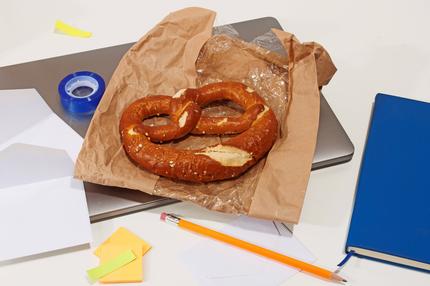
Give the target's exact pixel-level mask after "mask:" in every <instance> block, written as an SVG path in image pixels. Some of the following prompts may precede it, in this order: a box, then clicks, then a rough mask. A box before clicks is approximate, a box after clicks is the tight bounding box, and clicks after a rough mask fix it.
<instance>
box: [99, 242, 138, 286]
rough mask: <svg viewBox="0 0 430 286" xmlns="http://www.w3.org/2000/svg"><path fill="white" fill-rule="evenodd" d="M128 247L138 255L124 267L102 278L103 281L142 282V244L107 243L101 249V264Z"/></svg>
mask: <svg viewBox="0 0 430 286" xmlns="http://www.w3.org/2000/svg"><path fill="white" fill-rule="evenodd" d="M127 249H131V250H132V251H133V253H134V254H135V255H136V259H134V260H133V261H131V262H130V263H128V264H126V265H124V266H123V267H121V268H119V269H117V270H115V271H113V272H111V273H109V274H107V275H106V276H103V277H102V278H100V280H99V281H100V282H101V283H127V282H142V274H143V271H142V267H143V266H142V247H141V245H140V244H135V245H130V244H128V245H124V244H116V243H106V244H105V245H104V246H103V248H102V249H101V251H100V264H101V265H102V264H104V263H106V262H109V261H112V260H113V259H115V258H116V257H118V255H120V254H121V253H124V251H127Z"/></svg>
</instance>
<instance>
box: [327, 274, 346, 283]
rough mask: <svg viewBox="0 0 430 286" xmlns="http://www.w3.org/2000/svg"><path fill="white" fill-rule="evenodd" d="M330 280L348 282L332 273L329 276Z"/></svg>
mask: <svg viewBox="0 0 430 286" xmlns="http://www.w3.org/2000/svg"><path fill="white" fill-rule="evenodd" d="M331 279H332V280H334V281H337V282H344V283H346V282H348V280H346V279H345V278H342V277H341V276H339V275H337V274H336V273H333V274H332V276H331Z"/></svg>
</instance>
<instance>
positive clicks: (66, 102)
mask: <svg viewBox="0 0 430 286" xmlns="http://www.w3.org/2000/svg"><path fill="white" fill-rule="evenodd" d="M104 92H105V81H104V80H103V78H102V77H101V76H100V75H98V74H96V73H94V72H90V71H78V72H75V73H72V74H69V75H68V76H66V77H65V78H63V79H62V80H61V81H60V83H59V84H58V93H59V94H60V98H61V104H62V105H63V107H64V109H66V110H67V111H69V112H71V113H79V114H91V113H93V112H94V111H95V110H96V108H97V105H98V104H99V102H100V99H101V98H102V96H103V93H104Z"/></svg>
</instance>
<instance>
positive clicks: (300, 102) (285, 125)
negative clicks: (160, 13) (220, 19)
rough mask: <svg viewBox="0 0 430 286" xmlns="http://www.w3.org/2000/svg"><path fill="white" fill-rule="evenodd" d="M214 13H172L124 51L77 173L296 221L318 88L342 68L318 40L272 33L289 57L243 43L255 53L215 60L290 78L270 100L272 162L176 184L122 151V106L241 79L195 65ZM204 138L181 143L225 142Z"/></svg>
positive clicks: (316, 115) (269, 159)
mask: <svg viewBox="0 0 430 286" xmlns="http://www.w3.org/2000/svg"><path fill="white" fill-rule="evenodd" d="M214 18H215V13H214V12H213V11H210V10H206V9H202V8H187V9H183V10H179V11H177V12H174V13H171V14H170V15H168V16H167V17H166V18H165V19H163V20H162V21H161V22H160V23H159V24H158V25H156V26H155V27H154V28H153V29H152V30H151V31H149V32H148V33H147V34H146V35H145V36H144V37H143V38H142V39H140V40H139V41H138V42H137V43H136V44H134V45H133V46H132V48H131V49H130V50H129V51H128V52H127V53H126V54H125V55H124V57H123V58H122V60H121V61H120V63H119V65H118V67H117V69H116V70H115V72H114V74H113V76H112V79H111V81H110V82H109V85H108V87H107V89H106V92H105V94H104V96H103V98H102V100H101V102H100V104H99V106H98V108H97V110H96V112H95V114H94V116H93V119H92V121H91V124H90V126H89V129H88V132H87V134H86V137H85V140H84V144H83V146H82V149H81V152H80V154H79V156H78V159H77V162H76V167H75V177H76V178H79V179H82V180H84V181H88V182H92V183H97V184H103V185H110V186H118V187H125V188H129V189H136V190H140V191H143V192H146V193H149V194H157V195H162V196H166V197H171V198H176V199H180V200H190V201H193V202H195V203H197V204H200V205H202V206H204V207H207V208H209V209H213V210H218V211H224V212H230V213H243V214H248V215H250V216H255V217H260V218H266V219H273V220H281V221H286V222H291V223H297V222H298V220H299V218H300V212H301V209H302V205H303V200H304V195H305V191H306V186H307V182H308V178H309V174H310V170H311V166H312V158H313V153H314V149H315V144H316V136H317V130H318V118H319V96H320V95H319V86H320V85H323V84H327V83H328V81H329V80H330V78H331V77H332V75H333V74H334V72H335V71H336V68H335V67H334V65H333V63H332V62H331V60H330V57H329V55H328V54H327V52H326V51H325V50H324V49H323V48H322V47H321V46H320V45H318V44H316V43H308V44H301V43H300V42H299V41H298V40H297V39H296V38H295V37H294V36H293V35H291V34H289V33H287V32H283V31H279V30H273V32H274V33H275V34H276V35H277V37H278V38H279V40H280V41H281V42H282V44H283V46H284V47H285V49H286V51H287V54H288V58H286V57H284V58H282V57H281V56H278V55H274V54H273V53H271V52H269V51H264V50H262V49H261V48H257V47H256V46H254V45H251V44H246V43H240V44H238V45H242V47H241V48H243V49H245V50H246V51H248V52H249V57H244V58H243V59H240V58H238V59H236V60H238V61H240V62H233V63H232V62H225V63H223V62H222V61H220V62H218V63H217V65H221V66H222V65H223V64H225V65H226V66H229V65H232V64H233V65H236V66H237V65H239V66H242V69H241V72H242V73H243V72H246V68H249V69H252V68H253V67H254V66H253V63H254V64H257V66H258V67H270V68H272V69H274V70H276V72H273V75H274V77H273V78H275V79H279V80H282V79H283V80H284V83H285V87H284V90H283V91H280V92H279V94H281V97H282V96H284V98H280V97H278V96H277V97H275V98H274V100H275V101H276V102H278V103H277V104H274V105H271V107H275V108H277V110H275V113H276V114H277V117H278V120H279V121H280V126H281V132H280V138H279V140H277V142H276V143H275V145H274V147H273V148H272V150H271V151H270V153H269V154H268V156H267V159H266V160H261V161H260V162H259V163H258V164H257V165H256V166H255V167H253V168H252V169H250V170H249V171H247V172H246V173H245V174H244V175H243V176H241V177H239V178H237V179H235V180H227V181H222V182H215V183H210V184H190V183H185V182H175V181H172V180H169V179H166V178H159V177H158V176H156V175H153V174H151V173H150V172H147V171H145V170H143V169H140V168H137V167H136V166H135V165H134V164H133V163H132V162H131V161H130V160H129V159H128V158H127V156H126V154H125V152H124V151H123V148H122V145H121V141H120V135H119V131H118V123H119V119H120V117H121V114H122V111H123V110H124V108H125V107H126V106H127V105H129V104H130V103H131V102H133V101H134V100H136V99H138V98H140V97H144V96H147V95H151V94H166V95H173V94H175V92H176V91H177V90H179V89H182V88H187V87H195V86H196V85H198V84H202V83H205V82H210V81H213V80H215V81H216V80H219V79H224V78H232V76H233V77H235V76H234V75H231V74H230V75H227V74H221V75H219V76H214V75H213V74H210V75H209V76H204V75H202V74H199V73H198V70H199V69H196V60H197V59H198V57H199V53H200V51H201V49H202V47H203V46H204V45H205V43H206V42H207V41H208V40H209V39H210V38H211V34H212V25H213V21H214ZM251 58H252V59H251ZM229 60H230V61H232V60H234V56H232V58H230V59H229ZM245 60H246V61H247V65H246V66H245V65H244V64H243V62H244V61H245ZM197 65H199V62H197ZM206 67H207V68H206V71H207V70H210V69H208V67H211V65H210V63H209V64H208V63H206ZM213 70H216V68H214V69H213ZM221 70H223V68H221ZM224 70H225V69H224ZM203 72H204V71H203ZM236 77H237V75H236ZM277 77H278V78H277ZM236 80H240V78H237V79H236ZM245 80H246V79H245ZM275 83H277V82H275ZM247 84H250V83H249V82H247ZM257 87H258V85H257ZM272 88H273V86H272ZM268 89H269V90H270V88H268ZM266 94H267V93H266ZM266 100H267V98H266ZM279 102H284V103H285V104H284V105H280V104H279ZM272 104H273V102H272ZM190 137H191V136H190ZM203 140H205V141H204V142H199V140H198V139H196V138H187V139H186V140H184V142H185V143H179V144H183V145H184V146H197V145H198V144H202V143H204V144H207V143H208V142H210V141H208V140H215V141H216V140H221V141H222V137H218V138H211V139H203ZM190 142H191V143H190ZM218 142H219V141H218ZM196 144H197V145H196ZM178 147H181V145H179V146H178Z"/></svg>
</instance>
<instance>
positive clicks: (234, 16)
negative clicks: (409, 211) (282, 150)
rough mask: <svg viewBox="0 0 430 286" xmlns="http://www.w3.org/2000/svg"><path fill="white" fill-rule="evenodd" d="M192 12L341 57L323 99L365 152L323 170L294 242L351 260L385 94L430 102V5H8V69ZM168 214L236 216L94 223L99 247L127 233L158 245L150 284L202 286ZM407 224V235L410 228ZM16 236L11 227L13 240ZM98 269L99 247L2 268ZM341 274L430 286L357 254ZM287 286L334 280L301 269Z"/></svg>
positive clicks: (321, 257) (29, 280)
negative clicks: (371, 132) (267, 21)
mask: <svg viewBox="0 0 430 286" xmlns="http://www.w3.org/2000/svg"><path fill="white" fill-rule="evenodd" d="M398 2H401V3H398ZM186 6H202V7H206V8H210V9H212V10H215V11H217V12H218V16H217V19H216V24H217V25H220V24H227V23H232V22H237V21H242V20H248V19H253V18H259V17H263V16H273V17H276V18H277V19H278V20H279V21H280V23H281V24H282V26H283V27H284V28H285V29H287V30H288V31H291V32H293V33H295V34H296V35H297V37H298V38H299V39H300V40H302V41H317V42H319V43H321V44H323V45H324V46H325V48H326V49H327V50H328V51H329V52H330V54H331V56H332V58H333V60H334V62H335V64H336V65H337V67H338V72H337V74H336V75H335V77H334V78H333V80H332V81H331V83H330V85H329V86H327V87H325V89H324V93H325V95H326V97H327V100H328V101H329V103H330V105H331V107H332V108H333V110H334V111H335V113H336V114H337V116H338V118H339V120H340V121H341V123H342V124H343V126H344V128H345V129H346V131H347V133H348V134H349V136H350V137H351V140H352V141H353V143H354V145H355V148H356V151H355V155H354V158H353V159H352V161H351V162H349V163H346V164H343V165H339V166H334V167H330V168H327V169H322V170H318V171H314V172H312V175H311V178H310V182H309V186H308V190H307V194H306V200H305V204H304V207H303V212H302V216H301V219H300V223H299V224H298V225H297V226H296V227H295V228H294V234H295V235H296V236H297V237H298V238H299V239H300V240H301V241H302V242H303V243H304V244H305V245H306V246H307V247H308V248H309V249H310V250H311V251H312V252H313V253H314V254H315V256H316V257H317V258H318V261H317V263H318V264H319V265H321V266H325V267H329V268H330V267H334V266H335V265H336V264H337V263H338V262H339V261H340V259H342V257H343V256H344V252H343V248H344V245H345V239H346V235H347V230H348V225H349V220H350V216H351V210H352V203H353V197H354V189H355V183H356V179H357V174H358V170H359V165H360V159H361V155H362V151H363V145H364V142H365V138H366V131H367V126H368V121H369V116H370V112H371V106H372V102H373V98H374V95H375V94H376V93H378V92H385V93H389V94H394V95H401V96H404V97H409V98H414V99H420V100H425V101H429V100H430V99H429V97H428V96H429V91H430V38H429V33H428V31H429V30H428V29H429V28H428V27H430V17H429V16H428V13H429V11H430V2H428V1H424V0H423V1H388V0H387V1H342V0H338V1H285V0H284V1H270V0H266V1H246V2H245V1H231V0H228V1H224V0H222V1H221V0H218V1H151V2H150V4H148V2H147V1H141V0H135V1H130V0H122V1H105V0H93V1H85V0H79V1H65V0H61V1H59V0H55V1H54V0H52V1H47V0H42V1H23V0H19V1H16V0H13V1H12V0H2V1H1V3H0V35H1V39H0V66H5V65H10V64H16V63H22V62H26V61H31V60H36V59H42V58H49V57H53V56H58V55H64V54H69V53H75V52H80V51H85V50H91V49H95V48H101V47H107V46H111V45H117V44H122V43H128V42H132V41H136V40H138V39H139V38H140V37H141V36H142V35H144V34H145V33H146V32H147V31H148V30H149V29H150V28H151V27H152V26H153V25H155V24H156V23H157V22H158V21H159V20H161V19H162V18H163V17H164V16H165V15H166V14H167V13H169V12H170V11H174V10H176V9H179V8H182V7H186ZM56 19H62V20H63V21H65V22H69V23H71V24H73V25H75V26H78V27H81V28H85V29H87V30H89V31H92V32H93V33H94V36H93V37H92V38H90V39H79V38H72V37H67V36H62V35H57V34H54V33H53V32H52V31H53V26H54V22H55V20H56ZM162 210H164V211H172V212H175V213H178V214H183V215H185V216H186V217H190V218H193V219H196V221H198V222H201V223H204V224H205V225H208V226H215V225H217V224H219V223H220V222H223V221H227V220H228V219H229V218H230V217H229V216H228V215H223V214H218V213H213V212H208V211H206V210H203V209H201V208H199V207H196V206H194V205H192V204H189V203H178V204H175V205H171V206H168V207H163V208H159V209H154V210H150V211H144V212H140V213H136V214H132V215H127V216H123V217H120V218H116V219H113V220H108V221H104V222H100V223H96V224H93V225H92V231H93V239H94V242H93V244H92V248H94V247H95V246H97V245H98V244H100V243H101V242H102V240H103V239H104V238H105V237H107V236H108V235H109V234H110V233H112V232H113V231H114V230H115V229H116V228H117V227H119V226H124V227H127V228H129V229H130V230H132V231H134V232H136V233H137V234H139V235H140V236H141V237H142V238H144V239H145V240H147V241H149V242H150V243H151V244H152V245H153V249H152V250H151V252H150V253H149V254H148V255H146V256H145V257H144V280H145V282H144V283H143V284H142V285H196V282H195V280H193V277H192V276H191V275H190V274H188V272H187V271H186V270H185V268H184V266H183V265H181V263H180V262H179V261H178V260H177V254H178V253H180V252H181V251H182V250H183V249H184V248H185V247H188V246H190V245H192V244H193V243H194V242H195V241H197V238H196V237H195V236H194V235H192V234H190V233H186V232H184V231H181V230H178V229H176V228H172V227H171V226H169V225H166V224H163V223H161V222H159V220H158V214H159V213H160V212H161V211H162ZM23 211H25V210H23ZM29 215H31V214H29ZM399 227H400V228H404V231H408V226H399ZM400 228H399V230H400V231H401V229H400ZM6 232H7V230H5V229H2V230H1V233H2V235H4V234H5V233H6ZM29 243H31V238H29ZM96 264H97V259H96V257H95V256H93V255H92V253H91V251H90V250H89V249H81V250H76V251H73V252H67V253H60V254H58V253H56V255H42V256H41V257H40V258H38V259H35V260H30V261H23V262H21V263H15V264H11V265H1V264H0V281H1V284H2V285H8V286H9V285H64V286H65V285H73V286H76V285H88V282H87V281H86V280H85V270H86V269H87V268H90V267H92V266H95V265H96ZM342 275H344V276H345V277H346V278H348V280H349V283H348V285H392V286H393V285H405V284H408V285H414V286H419V285H423V286H424V285H430V275H429V274H425V273H421V272H417V271H412V270H408V269H404V268H401V267H395V266H391V265H387V264H383V263H378V262H373V261H369V260H365V259H357V258H353V259H352V260H351V261H350V262H349V263H348V264H347V266H346V267H345V268H344V269H343V271H342ZM284 285H332V284H331V283H329V282H325V281H321V280H319V279H315V278H314V277H310V276H308V275H306V274H303V273H299V274H297V275H295V276H294V277H293V278H291V279H289V280H288V281H286V282H285V283H284Z"/></svg>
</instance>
